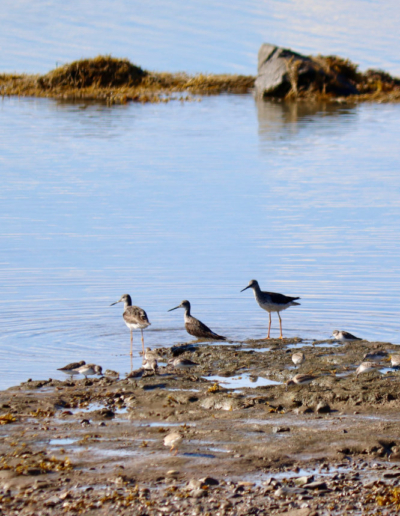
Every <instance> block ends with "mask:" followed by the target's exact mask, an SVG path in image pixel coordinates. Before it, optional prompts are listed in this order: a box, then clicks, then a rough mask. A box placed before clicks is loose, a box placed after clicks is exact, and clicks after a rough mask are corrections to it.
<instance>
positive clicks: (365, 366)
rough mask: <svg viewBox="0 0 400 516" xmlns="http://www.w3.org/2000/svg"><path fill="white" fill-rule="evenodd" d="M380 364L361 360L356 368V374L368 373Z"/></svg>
mask: <svg viewBox="0 0 400 516" xmlns="http://www.w3.org/2000/svg"><path fill="white" fill-rule="evenodd" d="M380 367H382V366H380V365H379V364H377V363H376V362H362V363H361V364H360V365H359V366H358V367H357V369H356V376H358V375H359V374H362V373H370V372H371V371H375V370H376V369H379V368H380Z"/></svg>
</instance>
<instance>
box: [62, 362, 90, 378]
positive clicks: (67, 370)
mask: <svg viewBox="0 0 400 516" xmlns="http://www.w3.org/2000/svg"><path fill="white" fill-rule="evenodd" d="M85 364H86V362H85V361H84V360H81V361H80V362H72V363H71V364H68V365H66V366H64V367H60V369H57V371H61V372H62V373H64V374H67V375H68V376H70V377H71V379H72V377H73V376H75V375H78V374H79V373H78V371H76V369H78V367H81V366H84V365H85Z"/></svg>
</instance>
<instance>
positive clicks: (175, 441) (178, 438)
mask: <svg viewBox="0 0 400 516" xmlns="http://www.w3.org/2000/svg"><path fill="white" fill-rule="evenodd" d="M182 439H183V437H182V435H181V434H180V433H178V432H172V433H170V434H168V435H166V436H165V437H164V446H170V447H171V448H170V450H169V451H171V452H172V450H174V449H175V454H174V455H176V454H177V453H178V445H179V444H180V443H181V442H182Z"/></svg>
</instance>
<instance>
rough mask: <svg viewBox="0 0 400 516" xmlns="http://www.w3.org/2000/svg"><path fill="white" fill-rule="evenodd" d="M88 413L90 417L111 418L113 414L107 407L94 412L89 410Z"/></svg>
mask: <svg viewBox="0 0 400 516" xmlns="http://www.w3.org/2000/svg"><path fill="white" fill-rule="evenodd" d="M90 415H91V416H92V419H112V418H113V417H114V416H115V414H114V412H113V411H112V410H110V409H107V408H103V409H100V410H95V411H94V412H91V413H90Z"/></svg>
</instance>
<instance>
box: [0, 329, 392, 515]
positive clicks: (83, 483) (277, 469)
mask: <svg viewBox="0 0 400 516" xmlns="http://www.w3.org/2000/svg"><path fill="white" fill-rule="evenodd" d="M378 350H385V351H388V352H389V353H390V352H391V351H392V350H395V346H393V345H392V344H389V343H371V342H366V341H357V342H354V343H348V344H341V343H335V342H333V341H320V342H313V343H312V342H310V341H301V340H300V339H294V340H288V339H287V340H286V339H285V340H284V341H283V342H280V341H279V340H274V339H271V340H269V341H246V342H244V343H242V344H237V343H235V344H225V345H219V344H212V345H209V344H208V343H207V344H206V343H201V342H200V343H189V344H182V345H178V346H175V347H172V348H170V349H167V348H160V349H158V353H159V355H161V357H162V358H163V359H164V360H165V362H166V361H167V360H168V359H169V358H171V357H172V356H181V357H185V358H190V359H191V360H193V361H194V362H197V363H198V364H200V365H199V367H196V368H195V369H193V370H192V371H190V372H189V373H177V372H176V371H174V370H172V369H171V368H169V367H163V363H162V362H160V363H159V366H160V368H159V374H158V375H156V376H154V375H148V376H146V377H143V378H139V379H121V380H118V379H112V378H109V377H105V378H95V379H88V380H74V381H69V380H66V381H64V382H61V381H57V380H43V381H40V382H37V381H28V382H26V383H23V384H21V385H20V386H17V387H13V388H10V389H8V390H6V391H2V392H1V393H0V408H1V413H0V422H1V423H2V426H1V427H0V446H1V466H0V468H1V469H0V480H1V482H0V487H1V490H2V491H1V501H0V506H1V511H2V513H4V514H10V513H11V512H12V511H19V512H18V513H19V514H26V515H28V514H39V513H40V514H41V515H44V514H77V513H82V514H83V513H84V514H99V515H100V514H106V513H108V512H109V511H110V510H111V511H112V513H113V514H149V515H150V514H154V515H156V514H172V513H177V514H200V513H201V514H283V513H285V514H287V515H292V516H305V515H316V514H320V515H323V514H364V513H366V512H368V513H371V514H394V513H396V510H397V509H396V505H395V503H396V501H397V502H399V500H400V498H399V493H400V488H399V490H398V488H397V486H398V482H399V479H400V437H399V436H400V416H399V410H398V408H399V404H400V402H399V399H400V390H399V384H400V373H398V372H397V371H393V370H392V369H389V368H388V365H390V364H389V363H388V362H382V369H381V372H374V373H368V374H364V375H360V376H359V378H358V379H357V380H356V377H355V374H354V371H355V369H356V367H357V365H359V364H360V362H361V361H362V358H363V356H364V354H365V353H367V352H370V351H378ZM295 351H303V352H304V353H305V355H306V357H307V359H306V361H305V363H304V364H302V365H301V366H300V367H299V369H298V370H296V369H295V368H294V366H293V364H292V361H291V355H292V353H293V352H295ZM78 358H79V357H77V359H78ZM127 360H129V358H127ZM102 365H103V367H104V364H102ZM164 365H166V364H165V363H164ZM104 369H105V367H104ZM297 372H300V373H312V374H315V375H317V376H319V375H320V376H319V377H318V378H317V379H316V380H315V381H314V382H313V383H312V384H310V385H305V386H295V387H289V388H288V389H286V385H285V384H284V382H285V381H287V380H288V379H289V378H290V377H291V376H293V375H294V374H296V373H297ZM209 377H212V378H211V379H207V378H209ZM215 377H218V378H219V381H216V379H215ZM232 377H234V383H229V382H232V381H233V380H232ZM269 381H271V382H269ZM225 382H226V383H225ZM232 387H235V388H232ZM170 432H179V433H180V434H181V435H182V437H183V440H182V442H181V444H180V445H179V448H178V452H177V453H176V455H174V454H173V453H171V452H170V451H169V449H168V448H166V447H165V446H164V445H163V439H164V437H165V436H166V435H167V434H169V433H170Z"/></svg>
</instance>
